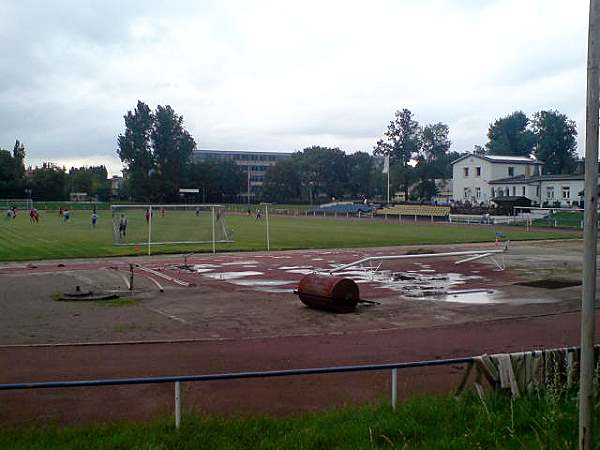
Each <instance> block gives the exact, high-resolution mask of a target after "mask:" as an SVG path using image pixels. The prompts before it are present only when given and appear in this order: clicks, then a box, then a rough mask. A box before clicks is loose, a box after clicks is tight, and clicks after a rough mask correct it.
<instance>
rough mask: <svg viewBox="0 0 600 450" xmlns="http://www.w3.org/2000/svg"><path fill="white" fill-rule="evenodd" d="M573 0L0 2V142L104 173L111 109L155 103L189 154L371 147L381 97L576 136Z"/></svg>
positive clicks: (419, 112) (426, 114)
mask: <svg viewBox="0 0 600 450" xmlns="http://www.w3.org/2000/svg"><path fill="white" fill-rule="evenodd" d="M588 8H589V3H588V1H583V0H526V1H524V0H496V1H495V0H489V1H487V0H446V1H442V0H389V1H388V0H369V1H364V0H362V1H353V0H340V1H338V0H331V1H330V0H318V1H316V0H301V1H286V0H279V1H266V0H256V1H254V0H246V1H243V0H220V1H219V0H218V1H211V0H195V1H194V0H190V1H183V0H179V1H178V0H172V1H169V2H164V1H159V0H145V1H134V0H130V1H122V0H102V1H97V0H71V1H66V0H52V1H46V0H0V11H1V13H0V148H6V149H12V146H13V144H14V142H15V139H19V140H21V141H22V142H24V144H25V146H26V149H27V160H26V163H27V164H32V165H36V164H40V163H41V162H43V161H52V162H55V163H58V164H59V165H65V166H66V167H67V168H69V167H70V166H72V165H75V166H80V165H92V164H104V165H106V166H107V168H108V169H109V174H118V173H119V171H120V170H121V164H120V161H119V159H118V157H117V154H116V147H117V144H116V142H117V136H118V135H119V133H121V132H123V128H124V122H123V115H124V114H126V112H127V111H128V110H131V109H133V108H134V107H135V105H136V103H137V100H142V101H144V102H145V103H147V104H148V105H149V106H150V107H151V108H153V109H154V108H155V107H156V105H158V104H160V105H171V106H172V107H173V108H174V109H175V111H176V112H177V113H178V114H180V115H182V116H183V118H184V124H185V126H186V128H187V129H188V131H190V133H191V134H192V135H193V136H194V139H195V140H196V143H197V146H198V148H204V149H221V150H267V151H288V152H289V151H296V150H301V149H303V148H305V147H308V146H311V145H322V146H330V147H338V148H341V149H342V150H344V151H346V152H347V153H353V152H355V151H367V152H371V151H372V148H373V146H374V144H375V142H376V141H377V139H378V138H380V137H381V136H382V135H383V133H384V132H385V130H386V127H387V124H388V123H389V121H390V120H392V118H393V116H394V112H395V111H396V110H398V109H402V108H408V109H410V110H411V111H412V112H413V113H414V116H415V119H416V120H418V121H419V123H421V124H422V125H424V124H427V123H435V122H444V123H446V124H448V125H449V127H450V137H451V140H452V150H455V151H460V152H464V151H470V150H472V149H473V146H474V145H484V144H485V142H486V140H487V139H486V133H487V129H488V127H489V124H490V123H491V122H492V121H493V120H494V119H496V118H499V117H502V116H505V115H507V114H510V113H511V112H513V111H515V110H522V111H524V112H525V113H526V114H528V115H531V114H533V113H535V112H536V111H539V110H544V109H546V110H547V109H558V110H559V111H560V112H562V113H564V114H566V115H567V116H569V117H570V118H571V119H573V120H575V121H576V123H577V129H578V131H579V137H578V142H579V152H580V153H581V152H582V149H583V142H584V140H583V139H584V130H583V125H584V118H585V80H586V52H587V20H588Z"/></svg>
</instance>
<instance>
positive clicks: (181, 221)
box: [111, 204, 235, 254]
mask: <svg viewBox="0 0 600 450" xmlns="http://www.w3.org/2000/svg"><path fill="white" fill-rule="evenodd" d="M111 213H112V225H113V245H121V246H126V245H134V246H135V245H137V246H148V254H150V253H151V247H152V246H154V245H169V244H211V245H212V251H213V253H214V252H216V244H218V243H233V242H235V241H234V240H233V235H232V232H231V230H230V229H229V228H228V227H227V224H226V221H225V207H223V206H222V205H200V204H199V205H195V204H191V205H112V206H111Z"/></svg>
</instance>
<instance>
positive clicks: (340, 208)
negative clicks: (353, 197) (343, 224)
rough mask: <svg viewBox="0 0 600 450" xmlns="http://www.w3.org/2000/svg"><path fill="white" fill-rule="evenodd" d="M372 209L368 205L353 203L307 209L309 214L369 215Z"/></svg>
mask: <svg viewBox="0 0 600 450" xmlns="http://www.w3.org/2000/svg"><path fill="white" fill-rule="evenodd" d="M371 211H372V208H371V207H370V206H368V205H361V204H355V203H336V204H327V205H321V206H320V207H318V208H313V209H309V210H308V212H309V213H310V214H313V213H315V214H353V215H354V214H359V213H360V214H365V213H370V212H371Z"/></svg>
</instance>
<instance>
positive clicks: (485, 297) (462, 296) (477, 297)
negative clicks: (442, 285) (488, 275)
mask: <svg viewBox="0 0 600 450" xmlns="http://www.w3.org/2000/svg"><path fill="white" fill-rule="evenodd" d="M439 300H440V301H444V302H452V303H468V304H471V305H484V304H491V303H502V301H501V300H500V299H499V298H498V296H497V295H495V292H494V291H484V292H461V293H456V294H453V293H451V292H449V293H448V294H447V295H445V296H443V297H441V298H440V299H439Z"/></svg>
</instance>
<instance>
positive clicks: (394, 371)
mask: <svg viewBox="0 0 600 450" xmlns="http://www.w3.org/2000/svg"><path fill="white" fill-rule="evenodd" d="M397 400H398V369H392V409H396V402H397Z"/></svg>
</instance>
